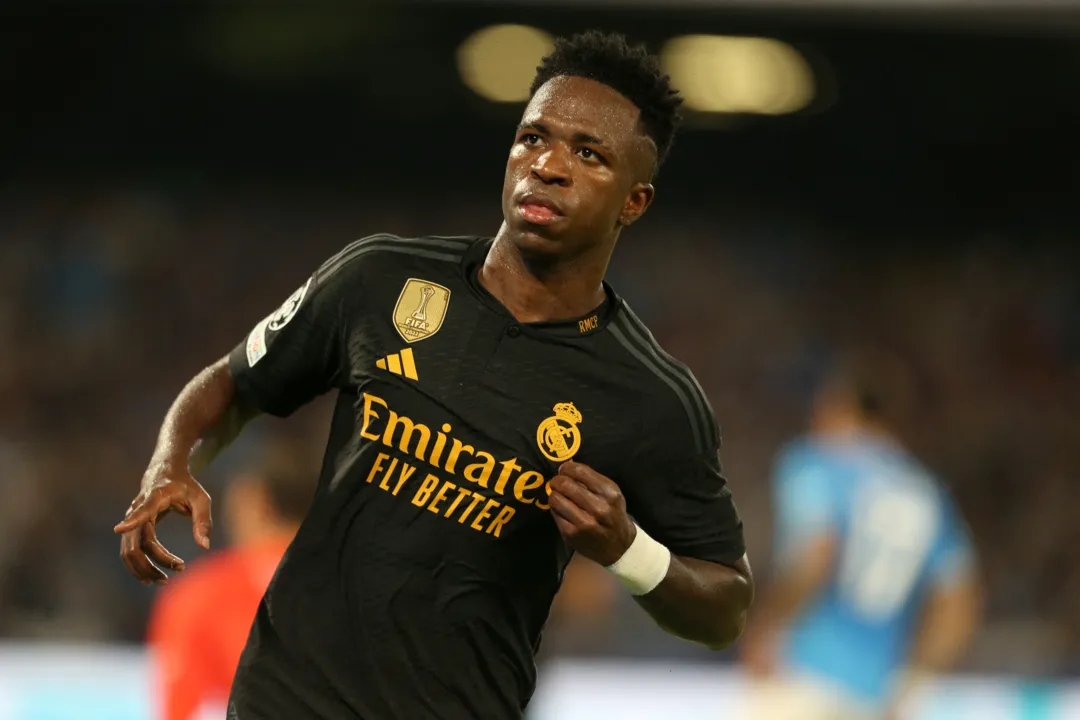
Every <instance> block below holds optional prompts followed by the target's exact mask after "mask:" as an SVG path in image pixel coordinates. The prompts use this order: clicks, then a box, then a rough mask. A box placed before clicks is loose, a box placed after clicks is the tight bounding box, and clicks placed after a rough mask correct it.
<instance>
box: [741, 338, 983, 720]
mask: <svg viewBox="0 0 1080 720" xmlns="http://www.w3.org/2000/svg"><path fill="white" fill-rule="evenodd" d="M905 377H906V376H905V375H904V373H903V372H900V368H899V367H898V366H897V365H896V364H895V363H893V362H890V361H888V360H887V359H884V358H880V357H859V358H852V359H849V360H848V361H846V362H845V364H844V366H843V367H840V368H838V369H837V370H836V371H834V373H833V374H832V376H831V377H830V378H829V380H828V381H827V382H826V383H825V384H824V386H823V387H822V388H821V390H820V391H819V393H818V395H817V397H816V399H815V404H814V409H813V416H812V420H811V432H810V434H809V435H808V436H807V437H804V438H801V439H799V440H797V441H795V442H792V443H791V444H790V445H788V446H787V447H786V448H784V449H783V450H782V452H781V453H780V454H779V456H778V458H777V461H776V466H775V473H774V481H773V482H774V485H773V498H774V504H775V528H776V541H775V545H776V549H777V555H776V565H775V568H774V570H775V571H774V574H773V582H772V583H771V585H770V586H769V587H767V589H766V590H765V591H764V592H763V593H762V597H761V599H760V601H759V602H760V605H759V611H758V613H757V614H756V617H755V618H754V619H753V620H752V621H751V625H750V627H749V628H748V630H747V634H746V637H745V640H744V642H743V659H744V662H745V665H746V668H747V670H748V671H749V672H750V674H751V677H752V678H753V680H754V682H752V683H751V692H750V697H749V698H748V700H749V708H748V713H747V715H746V718H747V720H877V719H879V718H901V717H910V715H909V713H906V712H905V710H904V708H905V706H907V705H908V704H909V703H910V701H911V699H912V697H914V696H915V694H916V691H917V690H918V689H919V687H920V686H922V685H923V683H924V682H925V681H926V680H927V679H930V678H932V677H933V676H934V675H935V674H937V673H940V672H943V671H945V670H948V669H949V668H951V667H952V666H953V664H954V663H955V662H956V661H957V660H959V658H960V656H961V655H962V654H963V652H964V651H965V650H966V648H967V646H968V644H969V641H970V639H971V636H972V635H973V633H974V629H975V626H976V625H977V619H978V616H979V612H980V597H981V591H980V584H979V581H978V579H977V572H976V562H975V556H974V552H973V548H972V544H971V540H970V538H969V535H968V532H967V529H966V526H965V524H964V522H963V520H962V518H961V517H960V516H959V514H958V512H957V509H956V507H955V506H954V505H953V502H952V500H951V499H950V498H949V496H948V494H947V493H946V492H945V490H944V489H943V488H942V487H941V485H940V484H939V483H938V482H937V480H936V479H935V478H934V477H933V475H932V474H931V473H930V472H929V471H928V470H927V469H926V468H925V467H923V466H922V465H921V464H920V463H919V461H918V460H916V459H915V458H914V457H913V456H912V455H911V454H910V453H908V452H907V451H906V450H905V449H904V448H903V447H902V446H901V444H900V442H899V441H898V439H897V437H896V435H895V434H894V432H893V431H892V430H891V429H890V428H891V427H894V426H895V425H894V419H895V418H897V417H899V416H900V414H901V413H903V412H904V406H905V405H906V404H908V402H909V401H910V399H911V398H912V397H913V393H912V392H911V390H910V387H911V386H910V385H909V384H908V383H905V382H902V380H903V379H904V378H905Z"/></svg>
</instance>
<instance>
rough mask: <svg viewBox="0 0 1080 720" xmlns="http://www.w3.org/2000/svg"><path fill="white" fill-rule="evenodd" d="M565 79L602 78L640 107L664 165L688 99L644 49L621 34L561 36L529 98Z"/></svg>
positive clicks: (594, 32) (544, 61) (658, 160)
mask: <svg viewBox="0 0 1080 720" xmlns="http://www.w3.org/2000/svg"><path fill="white" fill-rule="evenodd" d="M560 75H573V76H575V77H584V78H589V79H590V80H596V81H597V82H600V83H603V84H604V85H607V86H608V87H610V88H611V89H613V90H616V91H617V92H619V93H620V94H621V95H623V96H624V97H626V98H627V99H628V100H629V101H630V102H632V103H634V105H636V106H637V107H638V109H639V110H640V111H641V124H642V126H643V127H644V130H645V134H646V135H648V136H649V137H650V138H652V140H653V142H654V143H656V151H657V158H656V165H657V167H659V166H660V165H662V164H663V162H664V160H666V159H667V156H668V153H669V152H670V151H671V145H672V142H673V141H674V140H675V131H676V130H677V129H678V127H679V123H680V121H681V117H680V114H679V106H680V105H682V98H681V97H679V93H678V91H677V90H675V89H674V88H672V87H671V78H670V77H668V76H667V75H665V74H664V72H663V71H662V70H661V69H660V61H659V60H658V59H657V58H656V56H655V55H653V54H652V53H650V52H649V51H648V49H647V48H646V47H645V46H644V45H631V44H630V43H629V42H628V41H627V39H626V37H625V36H623V35H620V34H619V33H605V32H600V31H598V30H590V31H588V32H583V33H579V34H577V35H573V36H571V37H568V38H566V37H563V38H558V39H556V41H555V47H554V48H553V49H552V51H551V54H550V55H547V56H545V57H544V58H543V59H542V60H541V61H540V66H539V67H538V68H536V78H535V79H534V80H533V83H532V87H531V88H530V89H529V96H530V97H532V96H533V95H535V94H536V91H537V90H539V89H540V87H541V86H542V85H543V84H544V83H546V82H547V81H548V80H551V79H552V78H554V77H558V76H560Z"/></svg>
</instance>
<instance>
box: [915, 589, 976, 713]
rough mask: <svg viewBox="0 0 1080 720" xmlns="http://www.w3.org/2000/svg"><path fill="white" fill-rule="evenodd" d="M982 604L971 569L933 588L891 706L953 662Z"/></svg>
mask: <svg viewBox="0 0 1080 720" xmlns="http://www.w3.org/2000/svg"><path fill="white" fill-rule="evenodd" d="M982 606H983V593H982V587H981V585H980V583H979V581H978V579H977V576H976V575H975V573H974V572H970V573H968V574H966V575H965V576H964V577H962V578H958V579H956V580H954V581H952V582H950V583H948V584H939V585H938V586H936V587H935V588H934V589H933V591H932V592H931V595H930V597H929V598H927V602H926V605H925V607H924V608H923V613H922V619H921V621H920V625H919V629H918V633H917V635H916V636H915V641H914V643H913V644H912V648H911V653H910V655H909V660H908V670H907V672H906V674H905V675H904V676H903V677H902V678H901V679H900V683H899V687H898V688H897V692H896V698H895V701H894V705H895V706H897V707H899V706H901V705H903V704H904V703H906V702H908V701H909V700H910V696H911V695H912V694H913V693H914V691H915V690H916V689H917V688H918V687H919V685H921V684H922V682H923V680H924V679H925V678H928V677H932V676H934V675H937V674H939V673H942V672H946V671H948V670H951V669H952V668H953V667H955V666H956V664H957V663H958V662H959V661H960V660H961V658H962V657H963V656H964V653H965V652H967V649H968V647H969V646H970V645H971V640H972V638H973V637H974V635H975V630H976V628H977V627H978V625H979V620H980V618H981V616H982Z"/></svg>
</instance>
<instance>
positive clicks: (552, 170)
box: [532, 145, 570, 187]
mask: <svg viewBox="0 0 1080 720" xmlns="http://www.w3.org/2000/svg"><path fill="white" fill-rule="evenodd" d="M532 174H533V175H535V176H536V178H537V179H539V180H540V181H541V182H543V183H544V184H545V185H560V186H563V187H565V186H567V185H569V184H570V157H569V154H568V153H567V151H566V150H565V149H564V148H561V147H559V146H558V145H553V146H551V147H549V148H547V150H546V151H545V152H542V153H540V154H539V155H537V157H536V159H535V160H534V161H533V164H532Z"/></svg>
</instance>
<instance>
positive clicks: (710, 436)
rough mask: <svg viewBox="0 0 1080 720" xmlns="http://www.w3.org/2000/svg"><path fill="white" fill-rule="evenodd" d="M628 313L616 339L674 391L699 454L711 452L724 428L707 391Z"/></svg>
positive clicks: (618, 322) (620, 321) (619, 322)
mask: <svg viewBox="0 0 1080 720" xmlns="http://www.w3.org/2000/svg"><path fill="white" fill-rule="evenodd" d="M624 310H625V312H624V313H620V317H619V318H617V319H616V323H615V324H616V325H619V326H621V327H613V328H611V329H612V330H613V331H614V334H615V337H616V339H618V340H619V342H620V343H621V344H622V345H623V346H624V347H625V348H626V349H627V350H628V351H629V352H630V354H631V355H634V356H635V357H636V358H637V360H638V361H639V362H641V364H642V365H644V366H645V367H646V369H648V370H649V371H650V372H652V373H653V374H654V375H656V376H657V378H659V379H660V380H661V381H663V382H664V384H665V385H667V386H668V387H670V388H671V389H672V390H673V391H674V392H675V396H676V397H677V398H678V399H679V402H680V403H681V404H682V406H683V410H684V411H685V412H686V415H687V418H688V420H689V421H690V427H691V430H692V431H693V433H694V440H695V446H696V447H697V448H698V450H699V452H701V453H705V452H709V451H710V450H711V449H712V448H713V447H715V446H716V444H717V443H718V442H719V441H720V428H719V427H718V426H717V424H716V418H715V415H714V412H713V410H712V406H711V404H710V403H709V399H708V397H706V395H705V391H704V390H703V389H702V387H701V385H700V384H699V383H698V381H697V378H695V377H694V375H693V373H692V372H691V371H690V370H689V368H687V367H686V366H685V365H683V364H682V363H680V362H679V361H678V360H676V359H675V358H674V357H672V356H671V355H670V354H668V353H667V352H666V351H665V350H664V349H663V348H662V347H660V344H659V343H658V342H657V341H656V338H654V337H653V335H652V333H651V332H650V331H649V329H648V328H647V327H645V324H644V323H642V322H641V320H640V319H639V318H638V317H637V316H636V315H634V314H633V312H632V311H631V310H630V308H629V306H627V305H626V304H625V303H624Z"/></svg>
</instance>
